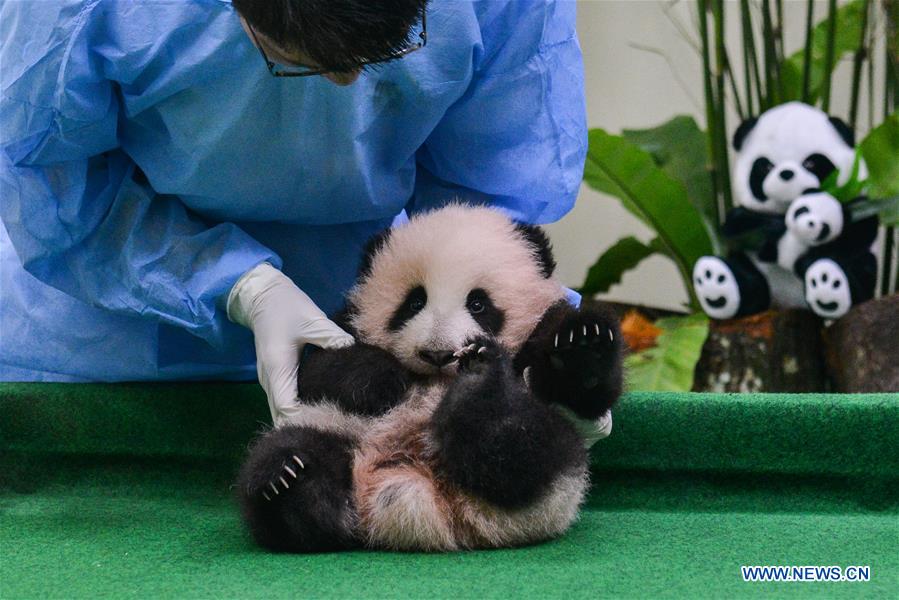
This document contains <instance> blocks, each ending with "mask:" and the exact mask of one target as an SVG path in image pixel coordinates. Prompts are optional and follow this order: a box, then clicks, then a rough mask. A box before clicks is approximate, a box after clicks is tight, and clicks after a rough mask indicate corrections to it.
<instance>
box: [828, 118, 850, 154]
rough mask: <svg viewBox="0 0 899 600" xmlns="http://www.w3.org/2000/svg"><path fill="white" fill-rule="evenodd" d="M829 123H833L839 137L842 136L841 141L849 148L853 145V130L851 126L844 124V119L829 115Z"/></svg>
mask: <svg viewBox="0 0 899 600" xmlns="http://www.w3.org/2000/svg"><path fill="white" fill-rule="evenodd" d="M829 118H830V124H831V125H833V128H834V129H836V130H837V133H839V134H840V137H841V138H843V141H844V142H846V144H847V145H848V146H849V147H850V148H854V147H855V132H854V131H852V127H849V125H847V124H846V121H844V120H843V119H841V118H839V117H829Z"/></svg>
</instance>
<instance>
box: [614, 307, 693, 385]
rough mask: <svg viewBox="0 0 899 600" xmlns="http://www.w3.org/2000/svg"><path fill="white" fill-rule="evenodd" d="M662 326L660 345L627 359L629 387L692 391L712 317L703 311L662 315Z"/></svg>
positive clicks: (659, 324) (659, 323) (660, 326)
mask: <svg viewBox="0 0 899 600" xmlns="http://www.w3.org/2000/svg"><path fill="white" fill-rule="evenodd" d="M655 326H656V327H658V328H660V329H661V330H662V333H661V334H659V337H658V338H656V345H655V346H654V347H652V348H647V349H646V350H643V351H642V352H637V353H635V354H631V355H630V356H628V357H627V358H626V359H625V362H624V365H625V368H626V373H627V387H628V389H629V390H632V391H653V392H656V391H658V392H662V391H670V392H689V391H690V389H691V388H692V387H693V371H694V370H695V369H696V363H697V362H699V355H700V354H701V353H702V346H703V344H705V340H706V338H707V337H708V334H709V319H708V317H706V316H705V315H704V314H702V313H696V314H692V315H688V316H686V317H669V318H667V319H659V320H658V321H656V322H655Z"/></svg>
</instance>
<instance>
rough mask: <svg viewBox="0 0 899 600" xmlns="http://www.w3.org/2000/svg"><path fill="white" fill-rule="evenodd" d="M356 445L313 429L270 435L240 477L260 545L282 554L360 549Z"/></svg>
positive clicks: (252, 452) (291, 429)
mask: <svg viewBox="0 0 899 600" xmlns="http://www.w3.org/2000/svg"><path fill="white" fill-rule="evenodd" d="M353 446H354V444H353V442H352V441H351V440H350V439H349V438H347V437H345V436H343V435H340V434H337V433H334V432H328V431H321V430H318V429H314V428H312V427H301V426H285V427H281V428H278V429H274V430H272V431H269V432H268V433H267V434H265V435H263V436H262V437H261V438H259V439H258V440H257V441H256V443H255V444H254V445H253V447H252V448H251V449H250V455H249V457H248V459H247V460H246V462H245V463H244V464H243V466H242V468H241V470H240V474H239V476H238V494H239V501H240V504H241V509H242V512H243V517H244V520H245V522H246V523H247V526H248V527H249V529H250V532H251V534H252V535H253V538H254V539H255V540H256V542H257V543H258V544H259V545H260V546H263V547H265V548H268V549H269V550H274V551H279V552H318V551H324V550H334V549H340V548H346V547H351V546H355V545H357V543H356V541H355V535H354V530H355V522H356V515H355V511H354V506H353V501H352V498H353V494H352V456H353Z"/></svg>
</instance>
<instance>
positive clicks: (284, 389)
mask: <svg viewBox="0 0 899 600" xmlns="http://www.w3.org/2000/svg"><path fill="white" fill-rule="evenodd" d="M227 310H228V318H229V319H231V320H232V321H233V322H235V323H239V324H241V325H243V326H244V327H248V328H249V329H251V330H252V331H253V336H254V338H255V344H256V372H257V373H258V374H259V383H260V384H261V385H262V389H264V390H265V394H266V396H268V405H269V408H270V409H271V411H272V420H273V422H274V424H275V426H278V425H283V424H284V423H286V422H289V421H290V419H291V417H292V416H294V415H296V414H297V412H298V410H299V406H298V405H297V402H296V400H297V371H298V370H299V360H300V353H301V352H302V350H303V347H304V346H305V345H306V344H314V345H316V346H319V347H321V348H343V347H345V346H350V345H352V344H353V342H354V340H353V337H352V336H351V335H350V334H348V333H347V332H345V331H344V330H343V329H341V328H340V327H338V326H337V324H336V323H334V322H333V321H331V320H330V319H328V317H326V316H325V313H323V312H322V311H321V309H320V308H319V307H318V306H316V305H315V303H314V302H313V301H312V299H311V298H309V296H307V295H306V294H305V293H303V291H302V290H301V289H300V288H298V287H297V286H296V285H295V284H294V283H293V281H291V280H290V278H289V277H287V276H286V275H284V274H283V273H281V271H279V270H277V269H276V268H274V267H273V266H271V265H270V264H268V263H262V264H260V265H257V266H256V267H254V268H252V269H250V270H249V271H247V272H246V273H245V274H244V275H243V277H241V278H240V279H239V280H238V281H237V283H235V284H234V287H233V288H232V289H231V292H230V293H229V294H228V304H227Z"/></svg>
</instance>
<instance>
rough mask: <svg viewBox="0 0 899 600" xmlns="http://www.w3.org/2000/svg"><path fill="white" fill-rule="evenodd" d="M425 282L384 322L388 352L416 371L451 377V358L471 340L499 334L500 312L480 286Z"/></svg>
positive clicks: (502, 313) (501, 319) (438, 281)
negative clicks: (446, 374)
mask: <svg viewBox="0 0 899 600" xmlns="http://www.w3.org/2000/svg"><path fill="white" fill-rule="evenodd" d="M460 283H462V282H455V281H451V280H449V281H447V280H444V281H440V280H437V281H430V282H426V283H425V284H424V285H419V286H416V287H414V288H413V289H411V290H410V291H409V292H408V294H407V296H406V298H404V300H403V302H402V303H401V304H400V305H399V306H398V307H397V308H396V310H395V311H394V315H393V317H392V318H391V320H390V322H389V323H388V331H390V332H391V334H392V335H391V341H390V347H389V348H388V349H389V350H390V351H391V353H392V354H393V355H394V356H396V357H397V358H399V359H400V362H402V363H403V364H404V365H405V366H406V367H407V368H409V369H410V370H412V371H415V372H417V373H422V374H429V375H436V374H442V373H454V372H455V363H456V360H455V358H454V357H453V354H454V353H455V352H456V351H458V350H459V349H460V348H462V347H463V346H464V345H465V344H466V343H467V342H468V341H470V340H471V339H473V338H475V337H478V336H483V335H498V334H500V333H501V332H502V328H503V325H504V323H503V321H504V320H505V316H504V311H503V310H502V309H501V308H499V307H497V306H496V305H495V304H494V303H493V300H492V298H491V297H490V293H489V292H488V291H487V290H486V289H484V288H473V289H468V287H469V286H467V285H461V286H460V285H459V284H460Z"/></svg>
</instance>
